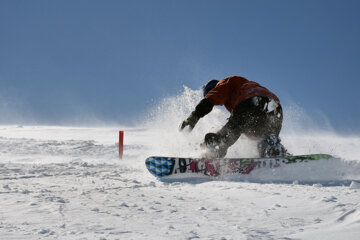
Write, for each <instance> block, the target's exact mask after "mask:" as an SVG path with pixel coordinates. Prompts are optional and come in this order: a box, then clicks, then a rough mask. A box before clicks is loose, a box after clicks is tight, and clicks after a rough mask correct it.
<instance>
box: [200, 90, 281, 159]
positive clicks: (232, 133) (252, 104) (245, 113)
mask: <svg viewBox="0 0 360 240" xmlns="http://www.w3.org/2000/svg"><path fill="white" fill-rule="evenodd" d="M282 120H283V112H282V108H281V105H280V103H278V102H276V101H275V100H274V99H271V98H269V97H262V96H255V97H251V98H249V99H246V100H245V101H243V102H241V103H239V104H238V105H237V106H236V107H235V108H234V110H233V111H232V113H231V116H230V118H229V119H228V122H227V123H226V124H225V126H223V127H222V128H221V129H220V130H219V131H218V132H217V133H208V134H206V136H205V145H206V146H207V147H208V148H209V149H210V150H212V152H213V153H215V155H214V156H213V157H224V156H225V155H226V153H227V149H228V148H229V147H230V146H231V145H233V144H234V143H235V142H236V141H237V140H238V139H239V137H240V136H241V134H246V135H247V136H249V137H253V138H256V139H258V141H259V144H258V150H259V155H260V156H261V157H264V156H265V155H266V154H265V153H264V151H265V150H264V148H266V147H267V145H266V144H264V143H263V142H266V139H269V136H270V137H271V139H275V140H274V141H275V143H277V142H278V143H279V144H280V138H278V136H279V133H280V130H281V126H282ZM270 141H271V140H270ZM281 146H282V145H281Z"/></svg>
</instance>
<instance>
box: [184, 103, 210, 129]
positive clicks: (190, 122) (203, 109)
mask: <svg viewBox="0 0 360 240" xmlns="http://www.w3.org/2000/svg"><path fill="white" fill-rule="evenodd" d="M213 107H214V104H212V103H211V101H210V100H209V99H207V98H204V99H203V100H201V101H200V102H199V104H198V105H197V106H196V108H195V111H193V112H192V113H191V114H190V115H189V117H188V118H187V119H186V120H185V121H183V122H182V123H181V124H180V127H179V131H182V130H184V128H185V127H187V126H189V129H190V131H191V130H192V129H193V128H194V127H195V125H196V123H197V122H198V121H199V119H200V118H202V117H204V116H205V115H206V114H208V113H210V112H211V110H212V109H213Z"/></svg>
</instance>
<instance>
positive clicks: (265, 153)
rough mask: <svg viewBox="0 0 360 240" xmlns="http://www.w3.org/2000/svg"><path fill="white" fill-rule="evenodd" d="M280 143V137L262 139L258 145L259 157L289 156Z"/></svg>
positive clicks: (272, 135)
mask: <svg viewBox="0 0 360 240" xmlns="http://www.w3.org/2000/svg"><path fill="white" fill-rule="evenodd" d="M280 141H281V139H280V137H279V136H277V135H275V134H270V135H268V136H266V137H264V138H262V140H261V141H260V142H259V143H258V151H259V155H260V157H265V158H266V157H284V156H288V155H290V154H288V152H287V151H286V149H285V147H284V146H283V145H282V144H281V143H280Z"/></svg>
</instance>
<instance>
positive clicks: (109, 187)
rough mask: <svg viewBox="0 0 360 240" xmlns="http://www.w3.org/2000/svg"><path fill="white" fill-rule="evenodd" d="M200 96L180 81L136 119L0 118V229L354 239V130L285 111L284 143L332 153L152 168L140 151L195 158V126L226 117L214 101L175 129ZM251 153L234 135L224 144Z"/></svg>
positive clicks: (0, 232) (36, 234)
mask: <svg viewBox="0 0 360 240" xmlns="http://www.w3.org/2000/svg"><path fill="white" fill-rule="evenodd" d="M198 98H199V97H198V93H196V92H193V91H189V90H186V91H185V93H184V94H183V95H181V96H178V97H175V98H169V99H166V100H164V102H163V103H160V104H159V105H158V106H157V107H156V108H155V109H154V110H153V112H152V113H151V114H150V116H149V117H148V118H147V121H146V122H145V123H143V124H141V125H140V127H136V128H129V127H59V126H0V203H1V204H0V239H284V240H285V239H287V240H289V239H330V240H331V239H341V240H344V239H358V238H359V236H360V161H359V160H360V137H358V136H340V135H337V134H335V133H333V132H332V131H323V130H321V131H320V130H319V131H311V132H305V131H303V130H298V129H297V128H296V127H293V126H292V125H291V124H292V123H293V122H295V121H292V120H291V119H290V120H289V119H287V120H285V122H284V132H283V133H282V135H281V137H282V140H283V144H284V145H285V146H286V147H287V148H288V150H289V151H290V152H291V153H293V154H309V153H327V154H332V155H333V156H335V158H334V159H331V160H321V161H315V162H311V163H304V164H293V165H288V166H286V167H284V168H281V169H280V168H279V169H263V170H259V171H253V172H252V173H251V174H249V175H247V176H245V175H243V176H238V175H235V176H233V177H224V178H218V179H214V180H209V179H208V180H206V179H203V180H194V179H188V180H186V179H183V180H174V181H160V180H158V179H157V178H155V177H154V176H152V175H151V174H150V173H149V172H148V171H147V169H146V167H145V164H144V162H145V159H146V157H149V156H151V155H163V156H182V157H197V156H199V155H200V154H201V150H200V149H199V148H198V147H197V146H198V144H199V143H200V142H201V140H202V138H203V136H204V134H205V133H206V132H208V131H212V130H216V129H217V128H219V126H221V124H223V122H224V121H225V120H226V116H227V115H226V113H225V112H224V111H222V110H220V109H214V111H213V112H212V113H211V114H210V115H209V116H207V118H204V119H201V120H200V122H199V124H198V126H197V127H196V128H195V129H194V131H193V132H191V133H179V132H178V131H177V126H178V124H179V123H180V122H181V120H182V119H183V118H184V117H185V116H186V114H188V113H189V112H190V111H191V109H192V108H193V107H194V105H195V104H196V101H197V100H198ZM179 99H180V100H179ZM184 101H185V102H186V104H180V109H179V102H184ZM187 106H188V107H187ZM175 107H178V108H176V109H177V110H176V111H174V110H170V109H175ZM285 112H286V111H285ZM163 113H166V116H167V117H166V119H165V117H163V116H164V114H163ZM119 130H124V131H125V139H124V140H125V146H124V148H125V149H124V156H123V159H119V158H118V133H119ZM253 156H256V151H255V144H254V143H253V142H251V141H250V140H248V139H246V138H243V137H242V138H241V139H239V141H238V142H237V143H236V144H235V145H234V146H232V147H231V148H230V149H229V153H228V157H253Z"/></svg>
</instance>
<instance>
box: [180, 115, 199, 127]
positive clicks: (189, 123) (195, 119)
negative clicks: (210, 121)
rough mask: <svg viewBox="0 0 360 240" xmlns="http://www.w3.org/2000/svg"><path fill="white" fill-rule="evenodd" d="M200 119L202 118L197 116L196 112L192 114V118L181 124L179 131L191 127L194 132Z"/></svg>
mask: <svg viewBox="0 0 360 240" xmlns="http://www.w3.org/2000/svg"><path fill="white" fill-rule="evenodd" d="M199 119H200V118H199V117H198V116H197V115H196V114H195V112H192V113H191V114H190V116H189V117H188V118H187V119H186V120H185V121H183V122H182V123H181V124H180V126H179V131H182V130H184V128H185V127H187V126H189V129H190V131H191V130H193V128H194V127H195V125H196V123H197V122H198V121H199Z"/></svg>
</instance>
